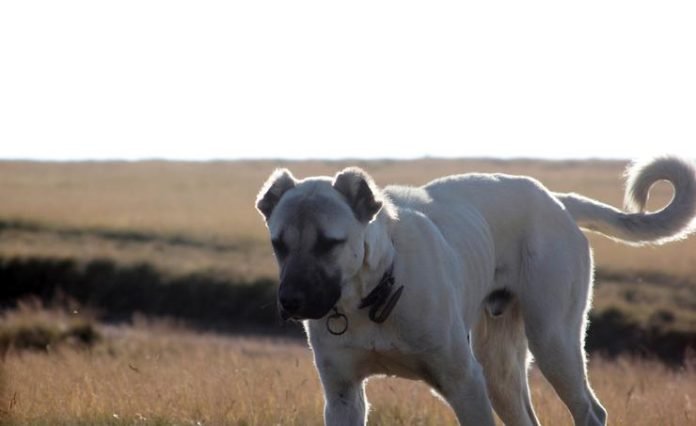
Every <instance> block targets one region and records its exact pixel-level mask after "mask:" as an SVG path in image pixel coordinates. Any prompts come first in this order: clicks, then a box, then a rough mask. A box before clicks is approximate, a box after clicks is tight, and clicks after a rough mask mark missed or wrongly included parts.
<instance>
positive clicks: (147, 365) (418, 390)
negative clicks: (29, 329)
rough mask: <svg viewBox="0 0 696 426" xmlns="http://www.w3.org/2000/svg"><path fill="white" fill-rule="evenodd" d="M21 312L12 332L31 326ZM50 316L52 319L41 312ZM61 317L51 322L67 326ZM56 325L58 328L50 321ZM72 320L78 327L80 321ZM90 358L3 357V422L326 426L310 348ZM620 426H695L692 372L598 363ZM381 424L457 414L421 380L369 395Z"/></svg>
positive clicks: (152, 343)
mask: <svg viewBox="0 0 696 426" xmlns="http://www.w3.org/2000/svg"><path fill="white" fill-rule="evenodd" d="M36 315H40V314H39V313H37V312H35V311H32V310H26V309H25V310H24V311H21V312H19V313H15V314H13V315H10V316H6V317H5V318H4V320H5V321H6V322H14V323H16V322H22V321H24V322H27V321H31V320H32V319H34V318H35V316H36ZM41 315H44V316H46V314H45V313H44V314H41ZM52 315H53V322H57V323H60V322H61V321H68V322H69V321H70V320H71V319H70V318H68V319H67V320H66V318H64V315H63V316H61V315H57V314H55V313H54V314H52ZM49 318H51V317H50V316H49ZM73 321H74V319H73ZM100 334H101V335H102V336H103V337H102V339H101V340H99V342H98V343H96V344H95V345H94V346H92V347H90V348H89V349H84V348H81V347H80V346H74V345H67V344H66V345H56V346H52V347H50V348H49V349H48V350H47V351H46V352H43V351H42V352H20V351H14V350H10V351H9V352H7V353H6V354H5V356H4V360H3V365H4V367H5V368H4V377H2V380H3V392H2V399H1V400H0V415H2V416H3V419H4V423H5V424H17V425H77V424H83V425H102V424H103V425H131V424H136V425H139V424H143V425H146V424H159V425H169V424H182V425H186V424H190V425H199V424H201V425H221V424H229V425H276V424H282V425H298V426H300V425H318V424H321V422H322V420H321V418H322V417H321V416H322V414H321V413H322V398H321V389H320V385H319V383H318V380H317V376H316V373H315V371H314V367H313V365H312V360H311V356H310V353H309V350H308V349H307V348H306V345H305V344H304V343H302V342H297V341H292V340H291V341H288V340H280V339H263V338H245V337H224V336H220V335H214V334H193V333H191V332H189V331H186V330H182V329H176V328H172V327H170V326H167V325H163V324H156V323H154V324H153V323H149V322H147V321H144V322H140V323H139V324H136V325H135V326H133V327H101V328H100ZM590 371H591V378H592V383H593V385H594V388H595V390H596V392H597V394H598V395H599V397H600V399H601V400H602V401H603V403H604V404H605V406H606V407H607V409H608V411H609V413H610V424H612V425H635V426H639V425H646V426H647V425H650V426H654V425H665V426H666V425H686V424H693V423H694V422H696V386H694V383H696V365H693V366H691V367H688V366H687V367H686V368H683V369H681V370H679V371H674V370H669V369H667V368H666V367H664V366H662V365H660V364H656V363H650V362H646V361H639V360H627V359H622V360H619V361H615V362H607V361H605V360H602V359H601V358H595V359H592V360H591V362H590ZM531 378H532V389H533V394H532V398H533V400H534V403H535V407H536V410H537V414H538V416H539V419H540V420H541V421H542V422H543V424H547V425H564V424H569V423H570V417H569V415H568V413H567V412H566V410H565V408H564V406H563V405H562V404H561V402H560V400H558V398H557V397H556V396H555V394H554V393H553V391H552V389H551V388H550V386H549V385H548V384H547V383H546V382H545V381H544V380H543V378H542V377H541V375H540V374H539V372H538V371H537V370H536V369H532V371H531ZM367 392H368V398H369V400H370V402H371V404H372V411H371V414H370V421H371V422H372V424H377V425H445V424H454V423H455V420H454V416H453V414H452V412H451V410H450V409H449V408H448V407H447V406H446V405H445V404H444V403H442V402H441V401H440V400H439V399H438V398H437V397H435V396H434V395H433V394H431V393H430V391H429V390H428V388H427V387H426V386H425V385H423V384H421V383H418V382H411V381H406V380H401V379H395V378H388V379H381V378H376V379H372V380H370V382H369V384H368V386H367Z"/></svg>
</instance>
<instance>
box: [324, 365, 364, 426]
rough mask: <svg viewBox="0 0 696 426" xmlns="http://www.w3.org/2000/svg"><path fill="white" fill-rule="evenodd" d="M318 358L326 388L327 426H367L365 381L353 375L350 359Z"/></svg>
mask: <svg viewBox="0 0 696 426" xmlns="http://www.w3.org/2000/svg"><path fill="white" fill-rule="evenodd" d="M335 355H337V356H332V357H326V356H319V355H317V354H315V362H316V365H317V369H318V370H319V377H320V379H321V384H322V386H323V388H324V423H325V424H326V425H327V426H358V425H364V424H365V423H366V422H367V400H366V398H365V388H364V385H363V378H362V377H359V376H358V375H357V374H355V373H356V372H355V371H354V368H353V366H354V363H353V362H352V361H353V360H352V359H350V357H349V356H348V357H346V356H341V355H338V354H335Z"/></svg>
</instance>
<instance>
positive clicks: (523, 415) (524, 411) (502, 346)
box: [472, 299, 539, 426]
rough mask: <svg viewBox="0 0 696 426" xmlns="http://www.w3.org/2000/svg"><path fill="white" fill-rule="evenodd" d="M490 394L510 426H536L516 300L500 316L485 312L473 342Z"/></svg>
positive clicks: (500, 414) (521, 323) (524, 345)
mask: <svg viewBox="0 0 696 426" xmlns="http://www.w3.org/2000/svg"><path fill="white" fill-rule="evenodd" d="M472 344H473V347H474V353H475V354H476V357H477V358H478V360H479V362H480V363H481V366H482V367H483V371H484V375H485V377H486V385H487V387H488V395H489V397H490V399H491V402H492V403H493V408H494V409H495V412H496V413H497V414H498V417H500V419H501V420H502V421H503V423H505V424H506V425H507V426H514V425H519V426H537V425H538V424H539V421H538V420H537V418H536V415H535V413H534V408H533V407H532V402H531V398H530V396H529V384H528V382H527V338H526V336H525V333H524V323H523V321H522V315H521V313H520V310H519V304H518V303H517V301H516V300H514V299H513V300H512V301H510V302H509V303H508V305H507V306H506V308H505V311H504V312H502V313H500V314H499V315H498V316H497V317H495V318H494V317H492V316H491V315H490V314H489V313H487V312H482V314H481V318H480V320H479V322H478V324H477V326H476V328H475V330H474V335H473V339H472Z"/></svg>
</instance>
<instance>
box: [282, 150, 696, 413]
mask: <svg viewBox="0 0 696 426" xmlns="http://www.w3.org/2000/svg"><path fill="white" fill-rule="evenodd" d="M632 170H633V171H632V172H631V174H630V175H629V182H631V184H630V187H629V191H628V193H629V198H630V197H633V199H634V201H636V204H637V205H639V206H641V205H644V201H645V198H646V197H647V193H648V189H649V187H650V186H651V185H652V184H653V183H654V182H655V180H656V179H668V180H670V181H671V182H672V185H673V186H674V187H675V192H676V195H675V198H674V200H673V202H672V203H671V204H670V205H669V206H668V207H667V208H665V209H664V210H662V211H661V212H658V213H653V214H644V213H632V214H628V213H624V212H621V211H618V210H616V209H614V208H612V207H610V206H606V205H604V204H601V203H598V202H596V201H594V200H590V199H588V198H585V197H581V196H578V195H575V194H553V193H551V192H549V191H548V190H546V189H545V188H544V187H543V186H542V185H541V184H540V183H538V182H537V181H535V180H533V179H530V178H526V177H517V176H507V175H498V174H496V175H487V174H468V175H460V176H451V177H447V178H443V179H439V180H436V181H433V182H431V183H429V184H427V185H425V186H423V187H420V188H405V187H387V188H386V189H385V190H384V191H383V193H382V194H379V198H380V199H382V200H383V202H384V203H386V204H388V207H389V209H388V211H385V209H382V211H380V213H379V214H378V215H377V216H376V218H375V219H374V220H372V221H371V222H369V223H368V224H363V225H362V227H361V228H360V227H359V228H356V226H358V225H356V223H357V222H355V221H354V222H355V223H352V222H351V224H349V222H347V219H345V218H338V217H337V218H336V221H335V223H333V224H328V225H326V226H333V227H334V228H339V229H338V230H334V232H338V231H342V232H344V234H345V233H348V234H349V235H351V237H350V238H351V239H353V238H360V239H361V240H360V241H362V244H364V250H362V256H363V258H362V266H361V267H359V268H357V272H355V273H354V274H353V275H352V276H351V277H349V279H347V280H346V282H345V283H344V284H343V293H342V294H343V295H342V297H341V299H340V300H339V302H338V305H337V308H338V309H339V311H340V312H342V313H344V314H345V315H346V316H347V317H348V319H349V328H348V330H347V332H346V333H345V334H343V335H341V336H335V335H332V334H330V333H328V331H327V329H326V326H325V321H324V319H321V320H308V321H305V322H304V324H305V328H306V330H307V333H308V336H309V341H310V344H311V347H312V349H313V351H314V356H315V363H316V367H317V369H318V371H319V374H320V377H321V381H322V385H323V387H324V393H325V398H326V407H325V421H326V423H327V424H329V425H360V424H364V423H365V422H366V420H367V414H368V408H367V402H366V399H365V394H364V389H363V386H364V381H365V379H366V378H368V377H370V376H372V375H375V374H388V375H397V376H402V377H406V378H413V379H421V380H424V381H426V382H427V383H429V384H430V385H431V386H432V387H433V389H434V390H435V391H436V392H438V393H439V394H440V395H441V396H442V397H443V398H444V399H445V400H446V401H447V402H448V403H449V404H450V405H451V406H452V408H453V409H454V411H455V413H456V415H457V418H458V420H459V422H460V423H461V424H467V425H492V424H493V416H492V410H491V405H492V408H494V409H495V411H496V413H497V414H498V416H499V417H500V418H501V419H502V420H503V421H504V422H505V424H508V425H535V424H538V420H537V418H536V416H535V414H534V410H533V408H532V404H531V401H530V396H529V388H528V383H527V367H528V364H529V362H530V359H529V356H528V348H529V349H530V350H531V352H532V354H533V355H534V357H535V359H536V362H537V364H538V365H539V368H540V369H541V371H542V372H543V374H544V375H545V376H546V378H547V379H548V381H549V382H550V383H551V384H552V385H553V387H554V389H555V390H556V392H557V393H558V394H559V396H560V397H561V399H562V400H563V402H564V403H565V404H566V405H567V407H568V409H569V410H570V412H571V414H572V416H573V419H574V421H575V423H576V424H578V425H600V424H605V422H606V412H605V410H604V408H602V406H601V404H600V403H599V401H598V400H597V398H596V396H595V395H594V393H593V392H592V390H591V388H590V386H589V383H588V380H587V374H586V368H585V353H584V350H583V345H584V335H585V324H586V314H587V310H588V305H589V303H588V301H589V300H590V298H591V292H592V286H591V282H592V259H591V254H590V249H589V246H588V243H587V239H586V238H585V236H584V235H583V233H582V232H581V231H580V229H579V227H578V224H579V225H580V226H583V227H588V228H590V229H592V230H596V231H598V232H602V233H604V234H606V235H608V236H611V237H614V238H619V239H622V240H626V241H629V242H634V243H635V242H639V243H645V242H654V241H658V242H664V241H667V240H669V239H670V238H674V237H677V236H683V235H684V233H685V232H686V228H687V226H688V224H689V223H690V222H691V220H692V219H693V217H694V214H695V213H696V179H695V175H694V168H693V166H692V165H690V164H689V163H687V162H685V161H683V160H679V159H675V158H662V159H658V160H656V161H654V162H651V163H647V164H645V165H643V166H640V167H639V168H634V169H632ZM312 188H313V189H312V190H313V191H317V190H321V191H331V188H330V187H329V186H328V184H327V185H325V186H324V187H322V188H323V189H317V188H318V186H317V185H314V186H313V187H312ZM374 188H376V187H373V190H375V191H378V190H377V189H374ZM293 191H295V190H294V189H293ZM297 191H302V184H299V185H298V186H297ZM299 193H301V192H297V194H299ZM630 194H635V195H630ZM277 210H278V211H280V213H278V215H275V213H274V216H277V217H271V218H270V219H269V228H271V230H272V231H273V230H274V229H276V228H278V227H282V226H283V225H282V223H283V219H284V218H285V217H287V216H290V212H288V211H287V209H283V208H281V207H280V206H279V207H278V209H277ZM397 215H398V217H397ZM576 222H577V223H576ZM344 228H346V229H348V228H349V229H348V230H346V229H344ZM357 229H362V231H357ZM356 252H360V250H358V251H356V250H355V249H353V250H352V252H351V253H356ZM337 262H339V263H341V264H345V265H346V266H345V268H344V269H345V270H352V271H356V265H355V264H350V265H348V264H349V263H350V262H351V260H349V259H348V258H347V257H346V258H343V257H340V256H339V257H338V260H337ZM392 262H393V263H394V274H395V278H396V283H397V285H403V286H404V292H403V295H402V297H401V299H400V300H399V302H398V303H397V305H396V307H395V309H394V311H393V312H392V314H391V316H390V317H389V318H388V319H387V321H386V322H385V323H383V324H376V323H374V322H372V321H370V320H369V318H368V316H367V313H366V312H365V311H364V310H359V309H358V308H357V306H358V303H359V301H360V299H361V298H362V297H365V296H366V295H367V293H369V291H370V290H371V289H372V288H374V286H375V285H376V283H377V282H378V281H379V278H380V277H381V276H382V274H383V273H384V271H385V270H386V269H387V268H388V267H389V266H390V265H391V264H392ZM498 289H506V290H507V291H509V292H510V293H511V294H512V295H513V299H512V301H511V302H510V305H509V306H507V307H506V308H505V310H504V312H503V314H502V315H501V316H499V317H495V318H493V317H491V316H489V315H488V314H486V310H485V309H482V308H483V307H484V305H485V300H486V297H487V296H488V295H489V294H490V293H491V292H492V291H494V290H498ZM469 334H471V343H470V342H469V341H468V338H467V336H468V335H469Z"/></svg>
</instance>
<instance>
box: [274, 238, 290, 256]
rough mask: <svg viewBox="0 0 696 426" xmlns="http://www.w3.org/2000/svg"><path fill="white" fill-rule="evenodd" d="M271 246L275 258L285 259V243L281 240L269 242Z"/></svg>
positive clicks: (286, 247) (286, 252)
mask: <svg viewBox="0 0 696 426" xmlns="http://www.w3.org/2000/svg"><path fill="white" fill-rule="evenodd" d="M271 244H273V251H274V252H275V254H276V256H278V257H285V256H286V255H287V254H288V246H287V245H286V244H285V241H283V239H282V238H277V239H275V240H271Z"/></svg>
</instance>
